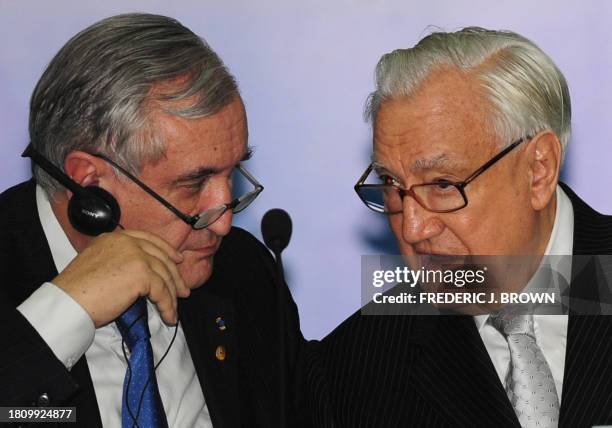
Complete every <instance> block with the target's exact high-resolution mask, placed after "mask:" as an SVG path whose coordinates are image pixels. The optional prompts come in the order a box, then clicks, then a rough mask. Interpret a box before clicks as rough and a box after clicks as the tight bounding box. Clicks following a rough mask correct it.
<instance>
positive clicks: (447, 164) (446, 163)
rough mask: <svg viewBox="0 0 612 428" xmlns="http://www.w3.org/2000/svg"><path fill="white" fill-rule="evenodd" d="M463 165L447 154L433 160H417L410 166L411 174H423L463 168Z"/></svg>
mask: <svg viewBox="0 0 612 428" xmlns="http://www.w3.org/2000/svg"><path fill="white" fill-rule="evenodd" d="M461 167H462V165H461V164H460V163H459V162H457V161H455V160H453V159H452V158H451V157H449V156H448V155H447V154H441V155H438V156H435V157H433V158H422V159H417V160H415V161H414V162H413V163H412V165H411V166H410V171H411V172H423V171H430V170H436V169H447V168H461Z"/></svg>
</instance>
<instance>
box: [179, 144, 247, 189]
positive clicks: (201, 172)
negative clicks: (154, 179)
mask: <svg viewBox="0 0 612 428" xmlns="http://www.w3.org/2000/svg"><path fill="white" fill-rule="evenodd" d="M252 156H253V148H252V147H247V148H246V150H245V152H244V154H243V155H242V157H241V158H240V161H239V162H238V163H240V162H246V161H248V160H249V159H251V157H252ZM237 165H238V164H236V166H237ZM220 171H221V169H219V168H215V167H210V166H203V167H200V168H197V169H195V170H193V171H188V172H186V173H184V174H182V175H180V176H179V177H177V178H176V179H175V180H174V181H173V183H174V184H179V183H184V182H187V181H195V180H199V179H202V178H204V177H208V176H210V175H214V174H218V173H219V172H220Z"/></svg>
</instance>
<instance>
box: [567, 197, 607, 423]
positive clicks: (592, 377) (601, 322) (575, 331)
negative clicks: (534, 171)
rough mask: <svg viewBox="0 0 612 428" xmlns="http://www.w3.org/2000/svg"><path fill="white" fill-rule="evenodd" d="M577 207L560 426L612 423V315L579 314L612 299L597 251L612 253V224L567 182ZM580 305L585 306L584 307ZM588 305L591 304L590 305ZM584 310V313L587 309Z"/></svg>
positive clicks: (572, 199)
mask: <svg viewBox="0 0 612 428" xmlns="http://www.w3.org/2000/svg"><path fill="white" fill-rule="evenodd" d="M562 187H563V190H564V191H565V192H566V193H567V194H568V196H569V197H570V199H571V201H572V205H573V207H574V248H573V254H574V255H575V256H578V257H573V260H572V282H571V287H570V296H571V297H572V302H573V303H575V305H574V306H575V308H576V307H577V308H578V310H572V307H571V305H570V313H569V320H568V329H567V349H566V353H565V369H564V378H563V395H562V401H561V413H560V421H559V425H560V426H568V427H570V426H592V425H600V424H612V317H611V316H605V315H579V314H578V313H577V312H581V311H584V310H585V309H586V308H588V310H589V312H588V313H597V312H593V310H594V309H597V308H598V307H599V303H598V302H602V301H603V302H607V303H610V300H609V292H610V290H609V288H610V285H611V284H607V287H602V285H603V284H604V283H603V282H602V281H603V280H602V278H603V275H602V266H601V263H600V261H601V260H598V258H596V257H593V255H602V254H606V253H607V254H608V256H607V257H610V256H609V254H611V253H612V251H611V250H612V249H611V248H610V247H611V245H610V242H611V241H612V222H611V221H610V219H609V217H608V218H606V217H605V216H603V215H601V214H599V213H596V212H595V211H593V210H592V209H591V208H590V207H588V206H587V205H586V204H585V203H584V202H583V201H581V200H580V198H578V196H576V195H575V194H574V193H573V192H572V191H571V190H570V189H569V188H568V187H567V186H565V185H562ZM577 305H580V307H578V306H577ZM585 305H586V306H585ZM583 313H584V312H583Z"/></svg>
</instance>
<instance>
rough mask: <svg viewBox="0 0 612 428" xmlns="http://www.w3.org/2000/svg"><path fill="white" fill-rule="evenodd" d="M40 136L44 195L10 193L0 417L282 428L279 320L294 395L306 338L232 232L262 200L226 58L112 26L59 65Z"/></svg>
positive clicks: (95, 29)
mask: <svg viewBox="0 0 612 428" xmlns="http://www.w3.org/2000/svg"><path fill="white" fill-rule="evenodd" d="M29 126H30V138H31V142H30V145H29V146H28V148H27V149H26V151H25V152H24V156H27V157H30V158H31V159H32V161H33V174H34V179H33V180H30V181H29V182H26V183H22V184H20V185H17V186H15V187H13V188H11V189H9V190H7V191H6V192H4V193H3V194H2V195H0V256H1V260H2V261H1V262H0V278H2V282H1V284H0V321H2V322H0V334H2V338H3V339H4V346H5V349H4V350H3V352H2V353H1V355H0V406H11V407H17V406H26V407H27V406H61V407H65V406H71V407H76V421H77V426H87V427H96V426H119V425H121V426H123V427H132V426H140V427H145V426H146V427H149V426H150V427H158V426H159V427H164V426H177V427H187V426H198V427H206V426H212V425H213V424H214V426H244V425H248V426H266V427H268V426H276V423H277V422H278V421H277V418H276V417H275V414H277V409H276V403H277V402H278V398H279V397H278V394H279V393H283V394H284V393H286V392H287V390H288V389H289V388H290V385H287V390H285V391H280V392H279V389H278V388H277V385H278V380H277V376H278V370H277V366H278V364H279V363H278V361H277V359H276V358H277V356H276V353H275V352H274V350H275V349H276V344H277V343H278V340H279V337H278V335H277V333H276V332H277V329H276V328H274V325H275V322H276V319H277V311H283V313H285V314H286V319H287V322H286V326H287V327H286V329H285V338H284V341H285V343H286V346H287V351H286V354H287V359H286V366H287V367H286V372H287V378H288V379H291V378H292V376H293V370H294V361H295V359H296V355H297V353H298V349H299V347H300V346H301V344H302V342H303V337H302V336H301V333H300V331H299V322H298V318H297V310H296V307H295V304H294V303H293V300H292V299H291V296H290V294H289V292H288V290H287V289H286V288H285V290H284V292H285V293H286V295H287V297H286V299H285V301H286V302H287V304H286V307H282V308H278V307H276V305H275V297H274V296H275V289H274V269H273V265H272V260H271V257H270V255H269V253H268V252H267V251H266V250H265V248H263V246H262V245H261V244H260V243H259V242H258V241H257V240H256V239H255V238H253V237H252V236H251V235H249V234H248V233H246V232H244V231H242V230H240V229H237V228H232V226H231V220H232V213H236V212H239V211H241V210H243V209H245V208H246V207H247V206H248V205H249V203H250V202H252V201H253V199H254V198H255V197H256V196H257V195H258V194H259V193H260V192H261V191H262V190H263V187H262V186H261V185H260V184H259V183H258V182H257V180H256V179H255V178H254V177H253V176H251V175H250V174H249V173H248V172H247V171H246V169H245V168H244V167H243V166H242V165H241V162H242V161H244V160H247V159H248V157H249V155H250V151H249V149H248V146H247V124H246V115H245V110H244V105H243V103H242V100H241V98H240V95H239V93H238V88H237V86H236V83H235V80H234V78H233V77H232V76H231V75H230V74H229V72H228V70H227V69H226V67H225V66H224V65H223V63H222V62H221V60H220V58H219V57H218V56H217V55H216V54H215V52H213V51H212V49H211V48H210V47H209V46H208V45H207V44H206V43H205V42H204V41H202V40H201V39H200V38H199V37H198V36H196V35H195V34H194V33H192V32H191V31H190V30H189V29H187V28H185V27H184V26H182V25H181V24H180V23H179V22H177V21H175V20H173V19H170V18H167V17H163V16H157V15H148V14H128V15H119V16H115V17H111V18H108V19H105V20H103V21H100V22H98V23H96V24H94V25H92V26H91V27H89V28H87V29H85V30H84V31H82V32H81V33H79V34H77V35H76V36H75V37H73V38H72V39H71V40H70V41H69V42H68V43H67V44H66V45H65V46H64V47H63V48H62V49H61V50H60V51H59V53H58V54H57V55H56V56H55V58H54V59H53V60H52V61H51V63H50V64H49V66H48V67H47V69H46V70H45V72H44V74H43V76H42V77H41V79H40V81H39V82H38V84H37V86H36V88H35V90H34V93H33V95H32V100H31V108H30V124H29ZM233 174H239V175H242V176H244V178H245V179H246V182H247V183H249V184H248V185H247V186H248V188H246V189H242V190H243V191H242V192H240V193H239V194H232V185H231V179H232V175H233ZM213 259H214V273H213ZM204 283H206V284H205V285H204V286H202V285H203V284H204ZM200 286H202V287H200ZM289 405H290V402H289ZM288 413H289V414H290V415H291V410H290V409H289V412H288Z"/></svg>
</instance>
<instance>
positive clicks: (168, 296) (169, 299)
mask: <svg viewBox="0 0 612 428" xmlns="http://www.w3.org/2000/svg"><path fill="white" fill-rule="evenodd" d="M150 266H151V270H152V271H153V272H155V273H156V274H157V275H156V276H154V277H153V278H152V279H151V282H150V287H149V293H148V296H147V297H148V298H149V300H151V301H152V302H153V303H155V306H157V309H158V311H159V315H160V316H161V318H162V319H163V320H164V322H165V323H166V324H171V325H174V324H176V323H177V321H178V317H177V301H176V291H175V290H174V287H173V285H172V283H171V275H170V273H169V272H168V271H167V270H166V269H165V266H163V265H162V264H161V263H159V262H157V263H156V262H154V261H153V262H152V263H151V265H150Z"/></svg>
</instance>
